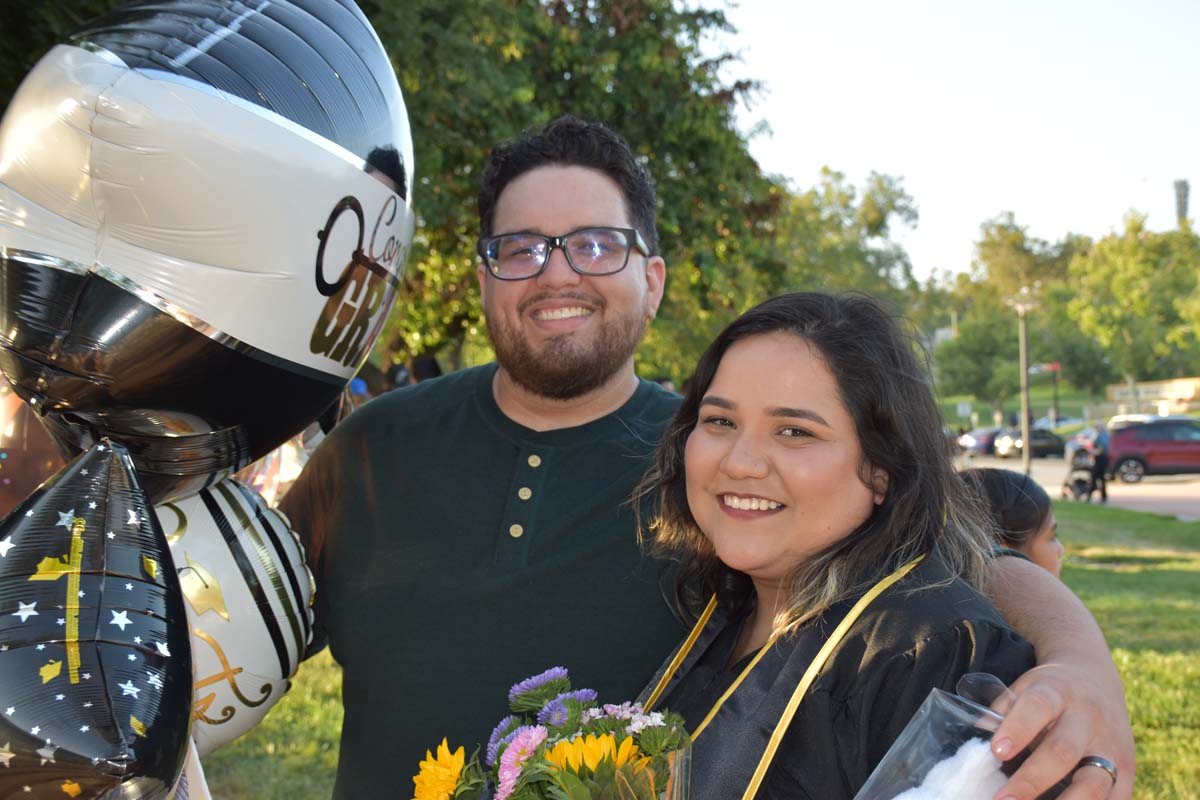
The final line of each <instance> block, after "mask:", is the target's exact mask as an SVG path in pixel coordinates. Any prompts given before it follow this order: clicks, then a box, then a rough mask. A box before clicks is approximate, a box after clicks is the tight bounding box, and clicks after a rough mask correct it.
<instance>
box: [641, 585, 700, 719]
mask: <svg viewBox="0 0 1200 800" xmlns="http://www.w3.org/2000/svg"><path fill="white" fill-rule="evenodd" d="M716 608H717V596H716V595H715V594H714V595H713V596H712V597H710V598H708V605H707V606H705V607H704V612H703V613H702V614H701V615H700V619H698V620H696V624H695V625H693V626H692V632H691V633H689V634H688V637H687V638H686V639H684V640H683V644H682V645H680V646H679V650H678V652H676V653H675V657H674V658H672V659H671V663H670V664H668V665H667V669H666V671H665V672H663V674H662V677H661V678H659V679H658V685H657V686H655V687H654V691H653V692H651V693H650V699H648V700H647V701H646V705H645V706H643V710H645V711H649V710H650V708H651V707H652V706H653V705H654V704H655V703H657V702H658V698H659V697H661V696H662V693H663V690H664V689H666V688H667V684H668V683H669V682H670V680H671V676H673V675H674V674H675V671H676V670H678V669H679V665H680V664H682V663H683V659H684V658H686V657H687V654H688V653H689V652H691V649H692V646H693V645H695V644H696V639H698V638H700V632H701V631H703V630H704V626H705V625H707V624H708V620H709V618H710V617H712V615H713V611H715V610H716Z"/></svg>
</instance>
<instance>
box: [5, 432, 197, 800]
mask: <svg viewBox="0 0 1200 800" xmlns="http://www.w3.org/2000/svg"><path fill="white" fill-rule="evenodd" d="M191 694H192V664H191V656H190V648H189V642H188V626H187V616H186V613H185V611H184V606H183V596H182V594H181V592H180V587H179V579H178V577H177V575H176V571H175V568H174V565H173V563H172V559H171V553H170V550H169V549H168V545H167V542H166V539H165V538H164V536H163V532H162V529H161V528H160V527H159V524H158V520H157V518H156V516H155V514H154V511H153V509H152V507H151V506H150V504H149V502H148V500H147V498H146V496H145V494H144V493H143V492H142V490H141V488H140V487H139V486H138V482H137V477H136V476H135V474H134V470H133V464H132V462H131V461H130V459H129V455H128V454H127V453H126V451H125V450H124V448H122V447H121V446H120V445H116V444H112V443H106V442H101V443H98V444H96V445H95V446H93V447H92V448H91V449H90V450H89V451H88V452H86V453H84V454H82V455H80V456H79V457H77V458H76V459H75V460H74V461H72V462H71V463H70V464H68V465H67V466H66V467H65V468H64V469H63V471H61V472H59V473H58V474H57V475H56V476H54V477H53V478H51V479H50V480H49V481H47V482H46V483H45V484H43V485H42V486H41V487H40V488H39V489H38V490H37V491H35V492H34V494H33V495H31V496H30V497H29V498H28V499H26V500H25V501H24V502H23V503H22V504H20V505H19V506H17V508H16V509H14V510H13V512H12V513H11V514H9V515H8V516H7V517H5V518H4V520H2V521H0V764H2V765H3V766H2V767H0V796H3V797H34V798H50V797H54V798H62V797H84V798H113V799H114V800H115V799H116V798H135V797H136V798H144V800H160V799H163V800H165V798H168V797H170V796H171V792H172V791H173V787H174V786H175V785H176V781H177V780H178V778H179V775H180V772H181V770H182V768H183V760H184V756H185V754H186V752H187V747H188V722H189V717H190V713H191Z"/></svg>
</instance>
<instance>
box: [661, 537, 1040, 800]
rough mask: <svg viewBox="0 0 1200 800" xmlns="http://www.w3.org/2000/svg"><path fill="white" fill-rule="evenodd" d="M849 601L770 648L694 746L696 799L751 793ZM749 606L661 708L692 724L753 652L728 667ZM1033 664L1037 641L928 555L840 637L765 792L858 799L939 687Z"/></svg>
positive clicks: (703, 637) (1011, 673) (683, 671)
mask: <svg viewBox="0 0 1200 800" xmlns="http://www.w3.org/2000/svg"><path fill="white" fill-rule="evenodd" d="M850 605H852V604H850V603H847V604H844V605H843V606H841V607H838V608H833V609H830V611H828V612H827V613H826V614H825V615H823V616H822V617H821V618H820V619H818V620H816V621H814V622H812V623H810V624H808V625H806V626H804V627H803V628H801V629H800V630H799V631H798V632H797V633H796V634H795V635H793V636H789V637H786V638H783V639H780V640H778V641H777V642H776V643H775V644H774V645H773V646H771V647H770V650H769V651H767V652H766V653H764V654H763V657H762V659H761V660H760V661H759V663H758V664H757V665H756V666H755V667H754V669H753V670H751V672H750V673H749V674H748V675H747V676H746V677H745V678H744V679H743V682H742V684H741V685H740V686H739V687H738V688H737V689H736V691H735V692H734V693H733V694H732V695H731V696H730V697H729V698H728V699H727V700H726V702H725V703H724V705H723V706H722V707H721V708H720V710H719V711H718V712H717V714H716V716H714V717H713V719H712V721H711V722H710V723H709V725H708V726H707V728H706V729H705V730H704V731H702V732H701V735H700V736H699V737H698V738H697V739H696V741H695V742H694V744H693V755H692V800H736V799H737V798H741V797H743V794H744V792H745V791H746V787H747V786H748V785H749V783H750V777H751V775H752V774H753V772H754V770H755V768H756V766H757V765H758V763H759V760H760V758H761V757H762V755H763V752H764V750H765V749H766V745H767V741H768V739H769V738H770V736H771V734H772V732H773V731H774V729H775V727H776V724H777V723H778V721H779V719H780V716H781V714H782V712H783V709H784V707H785V706H786V705H787V703H788V701H789V699H790V698H791V697H792V694H793V691H794V690H795V688H796V686H797V685H798V683H799V682H800V679H801V676H802V675H803V674H804V672H805V670H806V669H807V668H808V666H809V664H810V662H811V661H812V660H813V657H814V656H815V655H816V654H817V652H818V650H819V649H820V648H821V646H822V645H823V644H824V642H825V641H826V639H827V638H828V637H829V634H830V632H831V631H832V630H833V629H834V628H835V627H836V625H837V624H838V622H840V621H841V619H842V618H843V617H844V616H845V615H846V613H847V611H848V610H849V608H850ZM747 613H748V610H744V611H743V612H742V613H740V614H733V615H728V614H725V613H723V612H722V610H721V609H720V608H718V609H717V610H716V612H715V613H714V614H713V616H712V618H711V619H710V620H709V622H708V624H707V625H705V627H704V629H703V631H702V632H701V634H700V637H699V639H698V640H697V642H696V644H695V646H694V647H693V648H692V650H691V651H690V652H689V654H688V656H687V657H686V658H685V660H684V662H683V663H682V664H681V666H680V668H679V669H678V671H677V673H676V674H675V677H674V678H673V679H672V680H671V681H670V682H669V683H668V684H667V685H666V687H665V690H664V692H663V694H662V696H661V699H660V700H659V701H658V702H657V703H656V704H655V707H656V708H663V709H670V710H673V711H677V712H679V713H680V714H682V715H683V716H684V718H685V719H686V720H687V723H688V727H689V729H690V730H695V728H696V726H697V725H698V724H699V723H700V722H701V720H703V719H704V717H705V716H706V715H707V714H708V713H709V711H710V709H712V707H713V706H714V704H715V703H716V702H717V700H718V699H719V698H720V697H721V695H722V694H723V693H724V692H725V690H726V689H728V688H729V686H730V685H731V684H732V683H733V682H734V680H735V679H736V678H737V676H738V675H739V674H741V672H742V670H743V669H744V668H745V667H746V665H747V664H748V663H749V662H750V661H751V660H752V658H753V657H754V654H751V655H749V656H747V657H746V658H744V659H742V661H740V662H739V663H737V664H734V665H733V666H732V667H730V668H728V669H727V668H726V665H727V664H728V661H729V658H730V656H731V654H732V652H733V649H734V647H735V645H736V642H737V637H738V633H739V631H740V629H741V624H742V622H743V621H744V619H745V616H746V614H747ZM668 663H669V660H668ZM1034 663H1035V661H1034V653H1033V648H1032V647H1031V646H1030V645H1029V643H1028V642H1026V641H1025V640H1024V639H1022V638H1021V637H1020V636H1018V635H1017V634H1016V633H1015V632H1014V631H1013V630H1012V629H1011V628H1009V627H1008V625H1007V624H1006V623H1005V622H1004V620H1003V619H1002V618H1001V616H1000V614H999V613H998V612H997V611H996V610H995V608H993V607H992V605H991V604H990V603H989V602H988V600H987V599H986V598H985V597H984V596H982V595H981V594H979V593H978V592H976V591H975V590H974V589H972V588H971V587H970V586H968V585H967V584H966V583H964V582H963V581H961V580H958V579H952V578H951V577H950V574H949V573H948V571H947V570H946V567H945V565H944V564H943V563H942V562H941V561H940V559H938V558H937V556H936V554H934V555H930V556H929V557H927V558H926V559H925V560H924V561H923V562H922V563H921V564H920V565H918V566H917V567H916V569H914V570H913V571H912V572H910V573H909V574H908V575H907V576H905V577H904V578H903V579H901V580H900V581H899V582H898V583H896V584H895V585H893V586H891V587H889V588H888V589H886V590H885V591H884V592H883V593H882V594H881V595H879V596H878V597H877V598H876V599H875V600H874V601H873V602H872V603H871V604H870V605H869V606H867V608H866V609H865V611H863V612H862V614H861V615H860V616H859V617H858V618H857V619H856V620H855V621H854V623H853V625H852V626H851V627H850V629H849V631H848V632H847V633H846V634H845V636H844V638H843V639H842V640H841V642H840V643H839V644H838V645H837V646H836V648H835V649H834V651H833V653H832V654H831V655H830V657H829V660H828V661H827V662H826V663H825V665H824V667H823V668H822V670H821V672H820V673H819V674H818V675H817V677H816V679H815V681H814V682H813V683H812V684H811V686H810V687H809V688H808V690H807V692H805V694H804V696H803V698H802V700H801V701H800V705H799V707H798V709H797V711H796V714H795V716H794V717H793V719H792V721H791V724H790V725H789V726H788V727H787V730H786V732H785V733H784V735H783V739H782V742H781V743H780V745H779V747H778V750H777V751H776V753H775V755H774V757H773V759H772V760H771V761H770V765H769V767H768V768H767V772H766V774H765V777H764V779H763V782H762V784H761V787H760V789H759V791H758V793H757V795H756V797H757V798H759V799H760V800H762V798H813V800H837V799H838V798H846V800H850V798H852V797H853V796H854V794H855V793H856V792H857V791H858V789H859V788H860V787H861V786H862V785H863V783H865V782H866V779H867V778H868V777H869V776H870V774H871V771H872V770H873V769H874V768H875V765H876V764H877V763H878V762H879V761H880V760H881V759H882V758H883V756H884V754H885V753H886V752H887V750H888V748H889V747H890V746H891V744H892V742H893V741H894V740H895V738H896V737H897V736H898V735H899V733H900V731H901V730H902V729H903V728H904V726H905V725H906V724H907V723H908V721H909V719H910V718H911V717H912V715H913V713H914V712H915V711H916V710H917V708H918V707H919V706H920V705H921V703H922V702H923V701H924V700H925V697H926V696H927V695H928V694H929V692H930V690H931V689H934V688H940V689H945V690H948V691H954V688H955V685H956V684H957V682H958V679H959V678H960V677H961V676H963V675H965V674H966V673H968V672H990V673H991V674H993V675H995V676H997V677H998V678H1000V679H1001V680H1003V681H1004V682H1005V683H1011V682H1012V681H1013V680H1015V679H1016V678H1017V677H1018V676H1020V675H1021V674H1022V673H1024V672H1025V671H1027V670H1028V669H1030V668H1032V667H1033V666H1034ZM665 669H666V665H664V671H665ZM661 672H662V671H660V674H661ZM652 685H653V684H652Z"/></svg>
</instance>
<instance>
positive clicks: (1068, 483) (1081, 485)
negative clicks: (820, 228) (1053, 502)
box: [1062, 447, 1094, 500]
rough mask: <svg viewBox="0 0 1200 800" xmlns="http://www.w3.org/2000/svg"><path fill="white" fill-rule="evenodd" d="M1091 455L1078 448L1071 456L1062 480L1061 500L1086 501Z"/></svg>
mask: <svg viewBox="0 0 1200 800" xmlns="http://www.w3.org/2000/svg"><path fill="white" fill-rule="evenodd" d="M1093 463H1094V460H1093V458H1092V453H1091V451H1090V450H1088V449H1087V448H1086V447H1080V448H1078V449H1077V450H1076V451H1075V452H1074V453H1072V454H1071V463H1070V465H1068V467H1067V476H1066V477H1065V478H1063V484H1062V498H1063V499H1064V500H1086V499H1087V496H1088V489H1090V488H1091V486H1092V464H1093Z"/></svg>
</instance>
